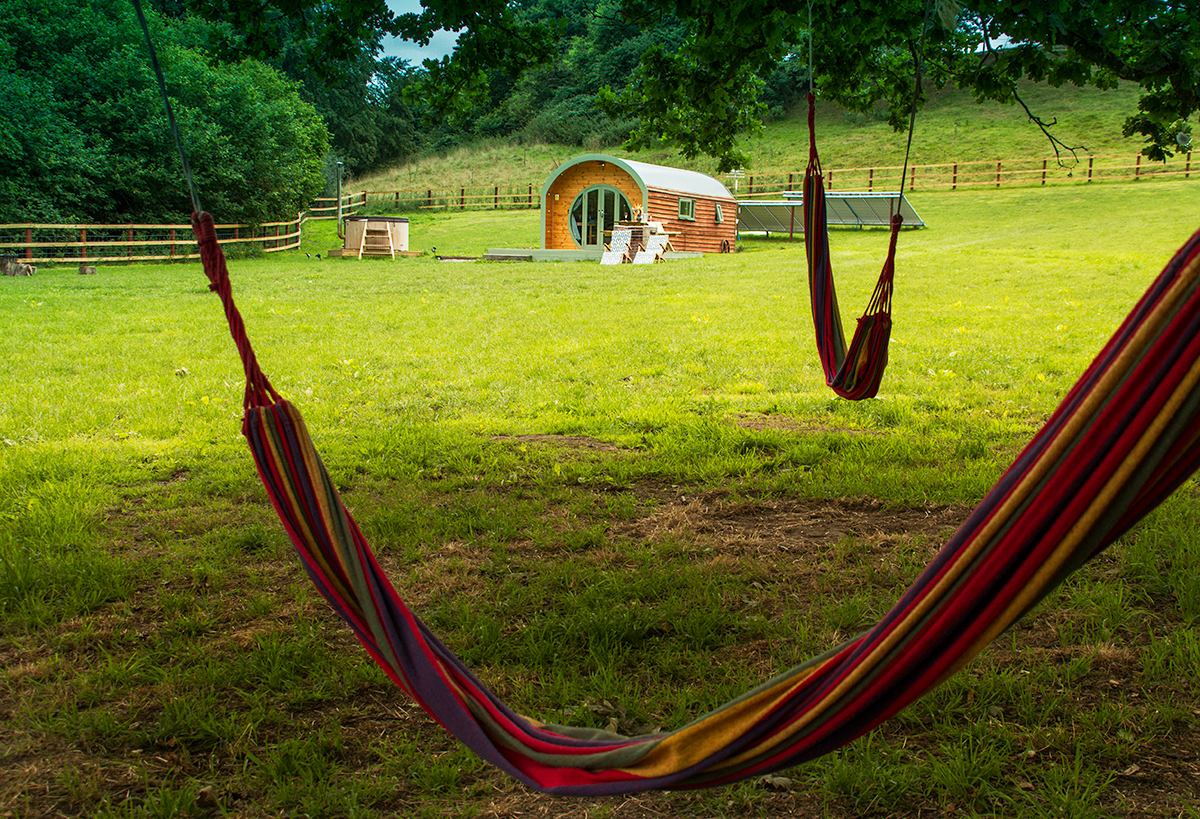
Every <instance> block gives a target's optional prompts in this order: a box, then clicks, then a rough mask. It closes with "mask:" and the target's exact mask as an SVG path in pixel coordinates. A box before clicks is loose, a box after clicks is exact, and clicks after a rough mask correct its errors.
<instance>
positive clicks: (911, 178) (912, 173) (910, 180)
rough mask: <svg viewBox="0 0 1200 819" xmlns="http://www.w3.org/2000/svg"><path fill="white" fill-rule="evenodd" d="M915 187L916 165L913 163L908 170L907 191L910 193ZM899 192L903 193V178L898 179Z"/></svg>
mask: <svg viewBox="0 0 1200 819" xmlns="http://www.w3.org/2000/svg"><path fill="white" fill-rule="evenodd" d="M916 189H917V166H916V165H913V166H912V168H911V169H910V170H909V172H908V192H909V193H912V192H913V191H915V190H916ZM900 192H901V193H904V180H903V179H901V180H900Z"/></svg>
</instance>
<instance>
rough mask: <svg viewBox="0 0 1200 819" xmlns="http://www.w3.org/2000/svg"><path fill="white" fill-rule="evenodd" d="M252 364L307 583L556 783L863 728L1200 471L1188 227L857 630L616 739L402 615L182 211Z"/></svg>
mask: <svg viewBox="0 0 1200 819" xmlns="http://www.w3.org/2000/svg"><path fill="white" fill-rule="evenodd" d="M193 226H194V228H195V231H196V235H197V239H198V241H199V242H200V247H201V258H202V260H203V264H204V268H205V271H206V273H207V275H208V276H209V279H210V282H211V286H212V289H213V290H214V291H215V292H216V293H217V294H218V295H219V296H220V298H221V300H222V303H223V305H224V307H225V314H226V318H227V319H228V321H229V324H230V330H231V333H232V335H233V338H234V341H235V344H236V345H237V348H238V352H239V354H240V355H241V358H242V361H243V365H244V369H245V372H246V377H247V387H246V393H245V396H246V398H245V401H246V415H245V419H244V424H243V432H244V434H245V436H246V438H247V442H248V444H249V446H250V449H251V452H252V454H253V457H254V461H255V464H256V466H257V469H258V472H259V476H260V478H261V479H262V482H263V485H264V486H265V487H266V490H267V494H268V495H269V497H270V498H271V502H272V504H273V506H274V507H275V510H276V511H277V513H278V514H279V517H280V520H281V521H282V523H283V526H284V528H285V529H286V530H287V532H288V535H289V536H290V537H291V539H292V542H293V543H294V544H295V546H296V548H297V551H298V553H299V555H300V559H301V562H302V563H303V565H304V568H305V570H306V571H307V572H308V574H309V577H310V578H311V579H312V581H313V583H314V585H315V586H316V588H317V590H318V591H319V592H320V593H321V594H322V595H323V596H324V597H325V598H326V599H327V600H328V601H329V603H330V604H331V605H332V606H333V608H334V610H335V611H337V612H338V614H340V615H341V616H342V617H343V618H344V619H345V620H346V622H347V623H348V624H349V625H350V627H351V629H353V631H354V633H355V635H356V636H357V637H358V639H359V640H360V642H361V643H362V644H363V646H364V648H365V649H366V650H367V652H368V653H369V654H370V655H371V657H372V658H373V659H374V660H375V661H376V662H377V663H378V664H379V665H380V667H381V668H382V669H383V670H384V671H385V672H386V673H387V674H388V676H389V677H391V679H392V680H393V681H395V683H396V684H397V685H399V686H400V687H401V688H402V689H403V690H404V691H405V692H406V693H407V694H408V695H409V696H411V697H412V698H413V699H414V700H415V701H416V702H417V703H418V704H419V705H420V706H421V707H422V708H423V709H425V711H426V712H427V713H429V714H430V715H431V716H432V717H433V718H434V719H435V720H436V721H437V722H439V723H440V724H441V725H442V726H444V727H445V728H446V729H447V730H449V731H450V732H451V733H453V734H454V735H455V736H457V737H458V738H459V739H460V740H461V741H462V742H463V743H464V744H465V745H467V746H468V747H469V748H471V749H472V750H473V751H474V752H475V753H476V754H478V755H479V756H480V757H482V758H483V759H485V760H487V761H488V762H490V763H492V764H494V765H496V766H497V767H499V768H500V769H502V770H504V771H506V772H508V773H509V774H511V775H512V776H514V777H516V778H517V779H519V780H521V781H522V782H525V783H526V784H528V785H530V786H531V787H534V788H536V789H538V790H541V791H544V792H547V793H552V794H563V795H568V794H569V795H602V794H617V793H632V792H637V791H644V790H650V789H683V788H697V787H707V786H714V785H721V784H726V783H730V782H735V781H738V780H741V779H745V778H748V777H753V776H759V775H763V774H767V773H770V772H772V771H776V770H780V769H783V768H788V767H791V766H794V765H796V764H798V763H800V762H804V761H806V760H810V759H813V758H815V757H817V756H820V755H821V754H824V753H828V752H829V751H832V750H834V749H836V748H838V747H841V746H842V745H845V744H846V743H848V742H850V741H852V740H853V739H855V738H857V737H859V736H861V735H862V734H864V733H866V732H867V731H869V730H871V729H872V728H874V727H876V726H877V725H879V724H880V723H882V722H884V721H885V720H887V719H888V718H890V717H891V716H893V715H895V714H896V713H897V712H898V711H900V710H901V709H902V708H904V707H905V706H906V705H908V704H909V703H911V702H912V701H913V700H915V699H917V698H918V697H920V696H921V695H922V694H924V693H925V692H927V691H929V690H930V689H931V688H933V687H934V686H936V685H937V684H939V683H940V682H942V681H943V680H945V679H946V678H947V677H949V676H950V675H952V674H953V673H955V672H956V671H957V670H958V669H960V668H961V667H962V666H963V665H965V664H966V663H967V662H968V661H969V660H970V659H971V658H972V657H974V656H975V655H977V654H978V653H979V652H980V651H982V650H983V648H984V647H985V646H987V645H988V644H989V643H990V642H991V641H992V640H994V639H995V638H996V637H997V636H999V635H1000V634H1001V633H1002V632H1003V631H1004V630H1005V629H1006V628H1008V627H1009V626H1010V625H1012V623H1014V622H1016V620H1017V619H1018V618H1020V617H1021V616H1022V615H1023V614H1024V613H1026V612H1027V611H1029V609H1030V608H1032V607H1033V606H1034V605H1035V604H1036V603H1037V602H1038V601H1039V600H1040V599H1041V598H1042V597H1044V596H1045V595H1046V594H1048V593H1049V592H1050V591H1051V590H1052V589H1053V588H1054V587H1055V586H1057V585H1058V584H1059V583H1061V582H1062V580H1063V579H1064V578H1065V577H1066V576H1067V575H1069V574H1070V573H1071V572H1072V571H1074V570H1075V569H1077V568H1078V567H1079V566H1080V565H1082V564H1083V563H1084V562H1086V561H1087V560H1089V559H1090V558H1091V557H1093V556H1095V555H1096V554H1098V553H1099V552H1100V551H1101V550H1103V549H1104V548H1105V547H1106V546H1108V545H1109V544H1111V543H1112V542H1113V541H1114V540H1116V539H1117V538H1118V537H1120V535H1121V534H1123V533H1124V532H1125V531H1127V530H1128V529H1129V528H1130V527H1131V526H1133V525H1134V524H1135V523H1136V522H1137V521H1138V520H1140V519H1141V518H1142V517H1143V516H1144V515H1146V514H1147V513H1148V512H1149V511H1150V510H1151V509H1153V508H1154V507H1155V506H1156V505H1157V504H1158V503H1160V502H1161V501H1162V500H1164V499H1165V498H1166V497H1167V496H1168V495H1169V494H1170V493H1171V492H1172V491H1174V489H1175V488H1176V487H1178V486H1179V484H1180V483H1182V482H1183V481H1184V480H1186V479H1187V478H1188V477H1189V476H1190V475H1191V474H1192V473H1193V472H1195V470H1196V468H1197V466H1200V232H1197V234H1196V235H1194V236H1193V237H1192V238H1191V239H1190V240H1189V241H1188V243H1187V244H1186V245H1185V246H1184V247H1183V248H1182V249H1181V250H1180V251H1179V253H1178V254H1176V256H1175V257H1174V258H1173V259H1172V260H1171V262H1170V263H1169V264H1168V265H1167V267H1166V268H1165V269H1164V270H1163V272H1162V274H1161V275H1160V276H1159V277H1158V278H1157V279H1156V280H1155V282H1154V283H1153V284H1152V285H1151V287H1150V289H1149V290H1148V291H1147V293H1146V294H1145V296H1143V298H1142V299H1141V300H1140V301H1139V302H1138V304H1137V305H1136V306H1135V307H1134V309H1133V312H1132V313H1130V315H1129V317H1128V318H1127V319H1126V320H1125V322H1124V323H1123V324H1122V325H1121V327H1120V328H1119V329H1118V331H1117V332H1116V334H1115V335H1114V336H1113V338H1112V339H1111V340H1110V341H1109V342H1108V344H1107V345H1105V347H1104V348H1103V349H1102V350H1101V352H1100V354H1099V355H1098V356H1097V357H1096V359H1095V361H1093V363H1092V364H1091V366H1090V367H1089V368H1088V369H1087V371H1086V372H1084V374H1083V376H1082V377H1081V378H1080V379H1079V381H1078V382H1077V383H1076V384H1075V386H1074V387H1073V388H1072V389H1071V391H1070V392H1069V393H1068V394H1067V396H1066V398H1064V400H1063V402H1062V404H1061V405H1060V406H1059V407H1058V409H1057V410H1056V411H1055V412H1054V414H1053V415H1052V416H1051V418H1050V419H1049V421H1048V422H1047V423H1046V425H1045V426H1044V427H1043V428H1042V430H1041V431H1040V432H1039V433H1038V434H1037V435H1036V436H1035V437H1034V438H1033V440H1032V441H1031V442H1030V443H1029V444H1028V445H1027V446H1026V448H1025V449H1024V451H1023V452H1022V453H1021V454H1020V456H1019V457H1018V458H1017V459H1016V461H1015V462H1014V463H1013V465H1012V466H1011V467H1010V468H1009V469H1008V471H1006V472H1005V474H1004V476H1003V477H1001V479H1000V480H999V482H998V483H997V484H996V486H995V487H994V488H993V489H992V490H991V491H990V492H989V493H988V494H987V496H986V497H985V498H984V500H983V501H982V502H981V503H980V505H979V506H978V507H977V508H976V509H975V510H974V512H973V513H972V514H971V515H970V516H969V517H968V518H967V520H966V522H965V523H963V525H962V526H961V527H960V529H959V530H958V532H957V533H956V534H955V535H954V536H953V538H952V539H951V540H950V541H949V543H947V544H946V546H945V547H944V548H943V549H942V550H941V551H940V552H939V553H938V555H937V556H936V557H935V558H934V560H933V562H932V563H931V564H930V565H929V567H928V568H927V569H926V570H925V571H924V572H923V573H922V575H921V576H920V577H919V578H918V579H917V580H916V581H915V582H914V583H913V585H912V586H911V587H910V588H909V589H908V590H907V591H906V592H905V594H904V595H903V596H902V597H901V598H900V600H899V601H898V602H897V603H896V605H895V606H894V607H893V608H892V609H891V610H890V611H889V612H888V613H887V614H886V615H885V616H884V617H883V619H882V620H880V622H879V623H878V624H876V625H875V626H874V627H873V628H872V629H870V630H869V631H867V632H865V633H863V634H861V635H859V636H858V637H856V638H855V639H853V640H851V641H849V642H847V643H845V644H843V645H840V646H837V647H835V648H833V649H831V650H829V651H827V652H826V653H824V654H822V655H820V656H818V657H815V658H813V659H811V660H809V661H808V662H806V663H803V664H801V665H799V666H796V667H795V668H792V669H789V670H787V671H784V672H783V673H781V674H779V675H778V676H776V677H774V678H773V679H771V680H768V681H767V682H765V683H763V684H762V685H760V686H759V687H757V688H755V689H753V690H752V691H750V692H748V693H746V694H744V695H742V696H741V697H739V698H737V699H736V700H733V701H732V702H730V703H727V704H726V705H724V706H721V707H720V708H718V709H716V710H715V711H713V712H711V713H710V714H707V715H705V716H703V717H700V718H699V719H697V720H695V721H694V722H692V723H691V724H689V725H686V726H684V727H682V728H679V729H677V730H674V731H666V732H662V733H656V734H650V735H644V736H638V737H623V736H618V735H615V734H610V733H607V732H605V731H599V730H594V729H582V728H575V727H569V726H559V725H553V724H546V723H542V722H540V721H538V720H535V719H532V718H530V717H527V716H523V715H521V714H518V713H516V712H514V711H513V710H511V709H510V708H508V707H507V706H506V705H504V703H503V702H501V701H500V700H499V699H498V698H497V697H496V696H495V694H493V693H492V692H491V691H489V690H488V688H487V687H486V686H485V685H484V684H483V683H482V682H480V681H479V680H478V679H477V678H476V677H475V676H474V675H473V674H472V673H471V671H470V670H469V669H468V668H466V666H465V665H463V663H462V662H461V661H460V660H458V659H457V658H456V657H455V656H454V654H453V653H452V652H451V651H450V650H449V649H448V648H447V647H446V646H445V645H443V644H442V643H441V642H440V641H439V640H438V639H437V638H436V637H435V636H434V635H433V634H432V633H431V632H430V631H429V629H428V628H427V627H426V626H425V624H424V623H422V622H421V621H420V619H418V618H417V617H416V615H414V614H413V613H412V611H410V610H409V608H408V607H407V606H406V605H405V603H404V601H403V600H402V599H401V598H400V596H399V594H398V593H397V592H396V590H395V588H394V587H393V586H392V584H391V583H390V582H389V581H388V579H387V577H386V576H385V574H384V572H383V570H382V569H381V568H380V566H379V564H378V562H377V561H376V560H375V557H374V555H373V554H372V552H371V549H370V546H369V545H368V544H367V542H366V540H365V539H364V538H363V536H362V533H361V532H360V531H359V529H358V527H357V525H356V524H355V522H354V519H353V518H352V516H351V515H350V513H349V512H348V511H347V510H346V508H345V506H344V505H343V504H342V502H341V499H340V498H339V496H338V493H337V490H336V488H335V487H334V484H333V481H332V480H331V479H330V477H329V474H328V472H327V471H326V470H325V467H324V466H323V464H322V462H321V459H320V456H319V455H318V454H317V451H316V449H315V447H314V446H313V444H312V441H311V438H310V437H309V434H308V432H307V430H306V428H305V425H304V421H303V419H302V418H301V416H300V413H299V412H298V411H297V410H296V408H295V407H294V406H293V405H292V404H291V403H290V402H288V401H286V400H284V399H283V398H281V397H280V396H279V395H278V394H277V393H276V392H275V391H274V390H273V389H272V388H271V386H270V383H269V381H268V380H267V378H266V377H265V376H264V375H263V374H262V372H261V369H260V368H259V365H258V362H257V359H256V358H255V356H254V352H253V349H252V348H251V345H250V342H249V340H248V339H247V337H246V332H245V326H244V323H243V322H242V320H241V316H240V314H239V313H238V311H237V308H236V306H235V305H234V303H233V296H232V290H231V287H230V285H229V274H228V269H227V268H226V265H225V261H224V256H223V254H222V252H221V249H220V246H219V245H218V243H217V240H216V235H215V230H214V227H213V222H212V219H211V217H209V216H208V215H207V214H202V215H196V216H194V217H193Z"/></svg>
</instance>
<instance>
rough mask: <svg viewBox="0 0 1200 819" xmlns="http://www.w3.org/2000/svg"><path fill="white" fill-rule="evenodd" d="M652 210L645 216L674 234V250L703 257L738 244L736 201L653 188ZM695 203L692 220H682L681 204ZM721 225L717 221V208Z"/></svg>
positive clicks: (672, 239) (651, 190) (651, 197)
mask: <svg viewBox="0 0 1200 819" xmlns="http://www.w3.org/2000/svg"><path fill="white" fill-rule="evenodd" d="M649 198H650V208H649V213H647V214H646V216H647V218H648V219H649V221H651V222H662V226H663V229H664V230H666V231H667V232H668V233H669V234H671V246H672V247H673V248H675V249H676V250H698V251H700V252H701V253H721V252H723V251H728V250H730V249H732V248H733V246H734V243H735V242H736V241H737V202H736V201H734V200H733V199H714V198H712V197H706V196H697V195H694V194H683V193H679V192H677V191H665V190H656V189H654V188H650V197H649ZM681 199H689V200H691V201H692V202H693V209H692V210H693V216H694V218H692V219H682V218H680V215H679V211H680V207H679V200H681ZM718 206H719V207H720V209H721V219H722V221H720V222H718V221H717V208H718Z"/></svg>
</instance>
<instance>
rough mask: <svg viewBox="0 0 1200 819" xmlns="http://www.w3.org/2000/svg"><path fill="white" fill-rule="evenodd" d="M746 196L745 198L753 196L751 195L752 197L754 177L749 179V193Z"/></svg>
mask: <svg viewBox="0 0 1200 819" xmlns="http://www.w3.org/2000/svg"><path fill="white" fill-rule="evenodd" d="M746 195H747V196H753V195H754V177H753V176H752V177H750V192H749V193H747V194H746Z"/></svg>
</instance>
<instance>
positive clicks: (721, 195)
mask: <svg viewBox="0 0 1200 819" xmlns="http://www.w3.org/2000/svg"><path fill="white" fill-rule="evenodd" d="M583 162H611V163H613V164H614V165H616V166H617V167H618V168H621V169H623V170H624V171H626V172H627V173H628V174H629V175H630V176H632V177H633V179H634V181H635V182H637V183H638V185H639V186H640V187H641V188H642V189H643V193H645V189H646V188H660V189H663V190H669V191H678V192H679V193H683V194H689V193H690V194H692V195H694V196H707V197H711V198H713V199H730V200H732V199H733V194H731V193H730V192H729V189H728V188H726V187H725V186H724V185H723V184H721V183H720V182H719V181H718V180H716V179H713V178H712V177H711V176H709V175H708V174H704V173H700V172H699V171H687V170H684V169H683V168H668V167H667V166H665V165H651V164H650V163H649V162H637V161H635V160H632V159H621V158H619V157H615V156H609V155H608V154H582V155H580V156H577V157H574V158H573V159H568V160H567V161H566V162H564V163H563V164H561V165H559V166H558V167H557V168H555V170H554V172H553V173H552V174H550V176H549V178H548V179H547V180H546V184H545V185H543V186H542V195H543V196H544V195H545V192H546V191H547V190H549V188H550V185H552V184H553V183H554V180H555V179H557V178H558V177H559V175H560V174H562V172H563V171H565V170H567V168H570V167H572V166H575V165H579V164H580V163H583Z"/></svg>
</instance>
